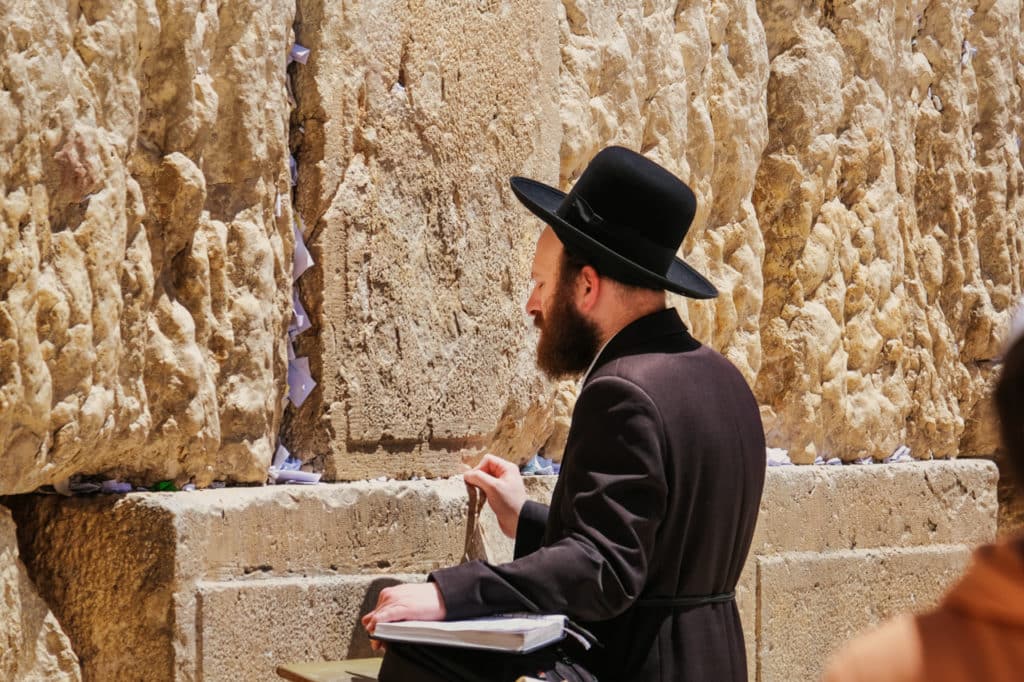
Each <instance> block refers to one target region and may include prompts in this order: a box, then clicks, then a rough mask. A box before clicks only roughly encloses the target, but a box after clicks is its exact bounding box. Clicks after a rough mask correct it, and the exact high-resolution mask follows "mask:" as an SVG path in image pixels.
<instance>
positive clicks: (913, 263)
mask: <svg viewBox="0 0 1024 682" xmlns="http://www.w3.org/2000/svg"><path fill="white" fill-rule="evenodd" d="M758 12H759V15H760V16H761V19H762V21H763V22H764V26H765V34H766V37H767V50H768V55H769V58H770V60H771V76H770V80H769V84H768V120H769V141H768V146H767V148H766V149H765V153H764V157H763V159H762V160H761V163H760V167H759V170H758V176H757V184H756V187H755V190H754V203H755V206H756V207H757V214H758V217H759V218H760V221H761V227H762V232H763V234H764V240H765V244H766V248H765V258H764V270H763V276H764V281H765V292H764V301H765V303H764V307H763V309H762V311H761V333H762V349H763V353H762V354H763V360H764V362H763V365H762V368H761V372H760V373H759V374H758V377H757V384H756V385H757V393H758V397H759V399H760V400H761V402H762V404H763V405H764V406H765V416H766V422H767V423H766V429H767V431H768V438H769V441H770V444H772V445H777V446H781V447H788V448H789V449H790V451H791V454H793V455H794V459H795V460H797V461H804V462H807V461H811V460H813V458H814V456H815V454H819V453H821V454H825V455H833V454H837V455H840V456H842V457H844V458H845V459H850V458H853V457H859V456H864V455H879V454H885V453H888V452H891V451H892V450H893V448H894V447H895V446H896V445H898V444H899V443H907V444H908V445H910V446H911V448H912V449H913V451H914V453H915V454H916V455H918V456H927V455H929V454H933V455H934V456H936V457H948V456H951V455H955V454H957V453H960V454H966V453H971V454H974V453H991V452H993V451H994V449H995V447H994V446H995V443H994V439H993V437H992V434H991V432H990V430H989V429H988V428H987V423H986V422H985V420H984V419H983V413H984V409H985V400H984V398H985V396H986V395H987V391H988V388H989V385H990V384H991V381H992V379H993V374H994V372H993V364H992V361H993V360H994V359H996V358H997V357H998V355H999V352H1000V344H999V340H1000V338H1001V335H1002V334H1003V333H1004V331H1005V329H1006V326H1007V319H1008V314H1007V311H1008V310H1009V309H1010V308H1011V307H1012V305H1013V304H1014V302H1015V301H1016V300H1017V299H1019V298H1020V295H1021V290H1022V286H1021V284H1022V272H1024V268H1022V252H1024V230H1022V227H1021V216H1022V213H1021V207H1022V204H1021V189H1022V187H1021V185H1022V182H1024V174H1022V168H1021V153H1020V147H1021V142H1020V140H1021V135H1022V121H1021V97H1020V85H1021V80H1022V79H1024V70H1022V69H1024V67H1022V64H1021V47H1022V43H1021V40H1022V38H1021V31H1020V28H1021V22H1020V17H1021V3H1020V2H1016V1H1011V2H1007V1H1004V0H1001V1H997V2H983V3H973V2H964V1H955V0H945V1H942V2H929V1H925V0H916V1H909V2H897V3H886V2H832V1H829V2H819V3H802V2H792V1H791V0H762V1H761V2H759V3H758Z"/></svg>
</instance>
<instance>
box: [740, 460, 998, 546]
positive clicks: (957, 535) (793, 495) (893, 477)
mask: <svg viewBox="0 0 1024 682" xmlns="http://www.w3.org/2000/svg"><path fill="white" fill-rule="evenodd" d="M997 480H998V472H997V471H996V467H995V466H994V465H993V464H992V463H991V462H989V461H983V460H958V461H955V462H944V461H935V462H915V463H912V464H874V465H865V466H856V465H851V466H841V467H840V466H791V467H770V468H769V469H768V475H767V480H766V482H765V490H764V496H763V497H762V500H761V514H760V517H759V522H758V525H757V528H756V529H755V531H754V540H753V543H752V546H751V553H753V554H757V555H766V554H774V553H776V552H781V551H808V552H826V551H835V550H842V549H865V548H872V547H886V546H898V547H912V546H924V545H932V544H938V545H948V544H965V545H976V544H979V543H982V542H988V541H990V540H991V539H992V538H993V537H995V534H996V516H997V509H998V500H997V496H996V483H997ZM882 510H884V513H882Z"/></svg>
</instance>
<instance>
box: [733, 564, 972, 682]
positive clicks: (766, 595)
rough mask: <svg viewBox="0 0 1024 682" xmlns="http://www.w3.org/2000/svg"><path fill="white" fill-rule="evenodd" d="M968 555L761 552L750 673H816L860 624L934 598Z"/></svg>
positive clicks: (785, 676)
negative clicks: (753, 658) (754, 657)
mask: <svg viewBox="0 0 1024 682" xmlns="http://www.w3.org/2000/svg"><path fill="white" fill-rule="evenodd" d="M969 559H970V548H969V547H967V546H964V545H933V546H929V547H915V548H910V549H904V548H894V549H885V550H841V551H838V552H828V553H824V554H818V553H811V552H787V553H783V554H780V555H777V556H770V557H759V558H758V559H757V599H758V616H759V617H758V622H757V674H756V675H757V676H756V677H753V679H758V680H764V682H776V681H777V682H785V681H788V680H814V679H818V678H819V677H820V676H821V673H822V667H823V666H824V663H825V661H826V660H827V659H828V656H829V655H830V654H831V653H833V652H834V651H835V650H836V649H837V648H838V647H839V646H841V645H842V644H843V642H845V641H846V640H847V639H849V638H850V637H852V636H853V635H854V634H856V633H857V632H858V631H859V630H862V629H864V628H865V627H868V626H870V625H874V624H877V623H879V622H881V621H882V620H884V619H886V618H888V617H889V616H893V615H895V614H897V613H901V612H905V611H915V610H922V609H924V608H926V607H928V606H932V605H933V604H934V603H936V602H937V601H938V599H939V597H940V596H941V595H942V593H943V592H944V591H945V590H946V588H947V587H948V586H949V585H950V584H952V583H953V582H954V581H955V580H956V579H957V578H958V577H959V576H960V574H961V573H962V572H963V570H964V569H965V568H966V567H967V563H968V561H969Z"/></svg>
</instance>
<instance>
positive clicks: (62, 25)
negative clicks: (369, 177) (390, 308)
mask: <svg viewBox="0 0 1024 682" xmlns="http://www.w3.org/2000/svg"><path fill="white" fill-rule="evenodd" d="M293 14H294V5H293V3H291V2H288V1H286V0H271V1H270V2H253V1H250V0H246V1H244V2H236V3H231V4H230V5H229V6H223V7H221V6H218V5H217V4H216V3H214V4H197V3H194V2H187V1H185V0H135V1H132V2H115V3H110V2H105V1H101V0H83V1H82V2H76V3H71V4H59V3H40V2H36V0H14V1H13V2H6V3H4V4H3V6H2V8H0V25H2V26H3V29H2V30H0V73H3V74H4V84H5V86H4V89H3V91H2V92H0V202H2V203H0V453H2V455H0V457H2V462H3V466H2V467H0V492H3V493H11V492H20V491H28V490H32V489H34V488H36V487H37V486H39V485H42V484H47V483H54V482H57V481H60V480H62V479H65V478H67V477H68V476H69V475H71V474H74V473H106V474H109V475H123V476H129V477H133V478H136V479H141V480H148V481H152V480H154V479H163V478H176V477H177V478H179V479H187V478H190V477H194V478H195V480H196V482H197V483H199V484H205V483H208V482H209V481H211V480H213V479H215V478H226V479H234V480H241V481H256V480H261V479H262V478H263V477H264V475H265V470H266V465H267V464H268V463H269V458H270V454H271V451H272V449H273V446H274V444H275V439H276V435H277V430H278V424H279V421H280V413H281V410H280V404H281V403H280V399H281V395H282V390H283V372H284V368H285V346H284V336H283V332H284V329H285V326H286V324H287V322H286V315H287V314H288V312H289V309H290V295H289V294H290V292H289V288H290V279H291V278H290V271H291V265H290V248H291V240H292V236H291V223H290V212H289V211H287V210H286V211H285V212H284V213H283V214H282V216H281V217H280V218H275V215H274V204H275V197H276V195H277V194H278V192H280V193H285V194H286V193H287V189H288V177H287V146H286V140H287V138H286V133H287V112H288V104H287V99H286V93H285V91H284V83H283V78H284V60H285V55H286V54H287V48H288V44H289V36H290V32H291V30H290V27H291V23H292V16H293ZM284 203H285V204H288V202H287V200H286V201H284Z"/></svg>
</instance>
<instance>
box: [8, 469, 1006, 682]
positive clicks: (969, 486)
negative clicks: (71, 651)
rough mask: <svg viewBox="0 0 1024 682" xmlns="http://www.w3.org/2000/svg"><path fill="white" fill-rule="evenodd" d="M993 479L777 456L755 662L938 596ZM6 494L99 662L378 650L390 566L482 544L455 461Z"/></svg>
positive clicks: (213, 662) (404, 572) (978, 525)
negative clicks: (106, 490) (437, 467)
mask: <svg viewBox="0 0 1024 682" xmlns="http://www.w3.org/2000/svg"><path fill="white" fill-rule="evenodd" d="M554 483H555V477H552V476H543V477H534V478H530V479H528V480H527V487H528V493H529V495H530V496H531V497H532V498H534V499H537V500H539V501H545V500H547V499H550V495H551V492H552V490H553V487H554ZM995 488H996V477H995V467H994V465H992V464H991V463H990V462H984V461H952V462H928V463H918V464H912V465H875V466H845V467H825V466H820V467H810V466H806V467H782V468H771V469H769V471H768V475H767V481H766V485H765V494H764V498H763V503H762V507H761V512H760V517H759V519H758V527H757V530H756V535H755V538H754V542H753V546H752V549H751V554H750V556H749V557H748V561H747V565H746V566H745V567H744V570H743V573H742V577H741V579H740V582H739V584H738V586H737V604H738V607H739V609H740V614H741V618H742V622H743V627H744V631H745V633H746V641H747V647H748V666H749V669H750V672H751V679H758V678H757V675H758V670H760V671H762V676H761V678H760V679H763V680H768V679H787V678H785V677H779V676H776V674H777V673H778V674H780V675H781V674H783V673H787V674H788V672H789V671H792V670H800V671H813V670H816V669H817V668H814V666H815V665H820V664H821V662H822V660H823V659H822V658H816V657H822V656H824V655H825V654H827V653H828V652H829V651H830V650H831V648H832V647H834V646H838V645H839V644H840V643H841V640H842V639H843V638H844V637H845V636H847V634H849V633H852V632H853V630H854V629H856V628H858V627H860V626H861V625H864V624H866V623H868V622H871V621H872V620H873V619H877V618H881V617H882V616H884V615H886V614H888V613H891V612H893V611H895V610H898V609H902V608H911V607H913V608H923V607H926V606H927V605H929V604H930V603H931V602H932V601H933V600H934V598H935V596H937V595H938V594H939V592H940V591H941V589H942V587H943V586H944V585H946V584H947V583H948V581H949V580H951V579H952V578H953V577H955V575H956V573H957V571H959V569H960V567H961V566H962V559H963V558H964V557H966V554H967V552H968V547H969V546H971V545H974V544H976V543H979V542H987V541H989V540H991V539H992V538H993V537H994V535H995V517H996V508H995V497H996V491H995ZM10 504H11V508H12V511H13V512H14V516H15V519H16V520H17V522H18V524H19V528H20V530H21V536H22V538H23V542H24V543H25V561H26V565H27V566H28V568H29V570H30V571H31V572H32V574H33V575H34V576H35V577H36V583H37V585H38V586H39V590H40V593H41V594H43V595H44V596H45V597H46V599H47V600H48V601H49V602H50V603H52V604H53V605H54V609H55V613H57V614H58V616H59V617H60V619H61V623H62V625H63V626H64V628H65V631H66V632H67V633H68V636H69V637H70V638H71V641H72V642H73V644H74V647H75V650H76V652H77V653H78V654H79V655H80V656H81V659H82V662H83V672H84V675H85V677H86V678H89V679H122V678H124V677H126V676H127V677H131V678H133V679H134V678H135V677H136V676H137V675H138V671H139V670H143V671H145V672H144V673H143V674H144V675H145V676H146V677H145V679H154V680H171V679H174V680H190V679H197V677H198V676H199V675H200V674H201V675H202V676H203V677H204V679H222V678H227V679H231V678H233V677H234V678H239V679H252V678H261V676H266V675H269V674H270V671H272V670H273V667H274V666H276V665H279V664H281V663H287V662H294V661H298V660H317V659H320V658H339V657H346V656H363V655H366V654H367V651H366V640H365V639H364V638H363V635H362V634H361V632H360V630H359V627H358V624H357V620H358V617H359V616H360V615H361V614H362V613H365V611H366V610H367V609H368V608H369V605H371V604H372V603H374V602H375V599H376V597H375V595H376V591H377V590H379V588H380V587H381V586H382V585H384V584H385V583H386V582H387V581H389V580H391V581H393V580H407V579H408V580H413V579H415V580H419V579H422V577H423V576H424V575H425V574H427V573H429V572H430V571H432V570H434V569H435V568H438V567H442V566H448V565H452V564H456V563H458V562H459V561H461V560H462V559H463V557H466V556H468V558H478V557H480V556H481V549H480V544H479V542H477V538H475V537H468V538H467V533H468V531H469V525H468V523H467V516H466V514H467V510H468V504H469V500H468V497H467V494H466V488H465V485H464V483H463V482H462V481H461V479H458V478H454V479H451V480H431V481H414V482H376V481H372V482H359V483H347V484H335V485H319V486H274V487H266V488H234V489H224V490H205V491H200V492H195V493H133V494H130V495H127V496H124V497H122V498H115V497H112V496H107V497H102V496H101V497H94V498H76V499H72V500H68V499H64V498H58V497H55V496H49V497H42V496H31V497H29V496H24V497H20V498H10ZM794 519H802V520H803V521H800V522H795V521H794ZM480 528H482V529H483V532H484V533H485V535H486V536H487V539H488V540H489V541H491V543H490V544H491V549H492V550H493V551H492V552H491V554H492V558H493V559H494V560H496V561H503V560H507V559H509V558H511V556H512V543H511V541H509V540H508V539H506V538H504V536H502V535H501V533H500V531H499V530H498V529H497V524H496V521H495V520H494V519H493V516H489V514H487V513H485V514H484V515H483V516H482V518H481V519H480V523H479V527H478V528H477V529H475V530H477V531H479V530H480ZM126 557H132V560H130V561H129V560H126ZM83 576H88V579H83ZM816 580H817V581H818V582H819V583H820V585H819V587H818V588H814V587H813V584H814V581H816ZM823 586H825V587H827V588H828V591H826V590H825V587H823ZM829 595H831V597H830V596H829ZM830 599H831V601H829V600H830ZM819 607H820V608H821V609H826V607H827V609H826V611H825V612H823V613H826V612H827V618H828V622H829V624H830V625H829V630H828V631H827V632H826V631H823V630H822V629H821V628H819V627H818V623H819V620H820V619H818V616H817V614H818V609H819ZM823 617H824V616H823ZM285 633H287V636H285ZM790 634H791V636H790ZM114 642H116V643H118V645H117V646H114V645H113V643H114ZM232 651H234V652H239V651H245V652H250V654H251V655H249V654H247V655H246V656H243V657H238V656H235V657H232V655H231V652H232ZM129 652H131V653H130V654H129ZM240 659H244V660H240ZM758 666H760V667H758ZM779 671H782V672H779ZM268 679H269V678H268ZM791 679H804V678H803V677H796V678H791Z"/></svg>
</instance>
